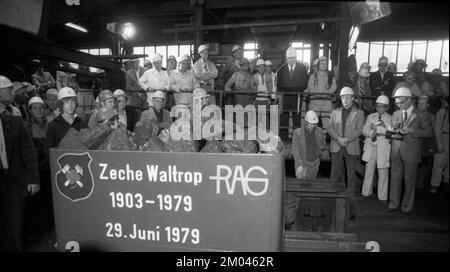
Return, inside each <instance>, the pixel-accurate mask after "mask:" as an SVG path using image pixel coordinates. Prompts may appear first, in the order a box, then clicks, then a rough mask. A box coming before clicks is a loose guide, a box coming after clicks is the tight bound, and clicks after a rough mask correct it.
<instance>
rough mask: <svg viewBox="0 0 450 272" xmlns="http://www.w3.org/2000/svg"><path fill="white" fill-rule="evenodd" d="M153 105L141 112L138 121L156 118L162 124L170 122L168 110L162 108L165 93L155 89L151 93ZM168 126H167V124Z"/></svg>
mask: <svg viewBox="0 0 450 272" xmlns="http://www.w3.org/2000/svg"><path fill="white" fill-rule="evenodd" d="M152 99H153V107H150V108H149V109H148V110H146V111H144V112H142V115H141V119H140V121H144V120H146V119H149V120H158V121H159V122H160V123H162V124H171V123H172V119H171V118H170V112H169V111H168V110H166V109H164V105H165V102H166V101H165V100H166V94H165V93H164V92H162V91H156V92H155V93H154V94H153V98H152ZM167 127H168V126H167Z"/></svg>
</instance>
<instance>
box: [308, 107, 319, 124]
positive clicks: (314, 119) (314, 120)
mask: <svg viewBox="0 0 450 272" xmlns="http://www.w3.org/2000/svg"><path fill="white" fill-rule="evenodd" d="M305 120H306V122H308V123H310V124H317V123H319V118H318V117H317V114H316V113H315V112H314V111H312V110H310V111H308V112H307V113H306V115H305Z"/></svg>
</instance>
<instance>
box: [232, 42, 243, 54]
mask: <svg viewBox="0 0 450 272" xmlns="http://www.w3.org/2000/svg"><path fill="white" fill-rule="evenodd" d="M239 49H242V47H241V46H240V45H239V44H236V45H235V46H233V49H231V52H232V53H234V51H236V50H239Z"/></svg>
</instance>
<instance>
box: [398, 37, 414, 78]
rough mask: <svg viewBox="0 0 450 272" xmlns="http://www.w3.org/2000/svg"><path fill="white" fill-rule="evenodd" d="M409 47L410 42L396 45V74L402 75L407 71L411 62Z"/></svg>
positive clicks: (410, 45)
mask: <svg viewBox="0 0 450 272" xmlns="http://www.w3.org/2000/svg"><path fill="white" fill-rule="evenodd" d="M411 47H412V42H411V41H406V42H405V41H401V42H399V43H398V56H397V72H400V73H404V72H406V70H407V69H408V64H409V63H410V62H411Z"/></svg>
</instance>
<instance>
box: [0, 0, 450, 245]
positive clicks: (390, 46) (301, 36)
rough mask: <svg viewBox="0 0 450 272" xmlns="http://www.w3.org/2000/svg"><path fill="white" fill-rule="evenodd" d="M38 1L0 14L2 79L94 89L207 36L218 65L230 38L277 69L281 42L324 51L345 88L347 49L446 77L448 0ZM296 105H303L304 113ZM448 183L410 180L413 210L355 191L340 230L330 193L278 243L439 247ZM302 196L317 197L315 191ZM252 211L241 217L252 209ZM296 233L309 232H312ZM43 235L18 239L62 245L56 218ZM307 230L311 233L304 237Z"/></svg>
mask: <svg viewBox="0 0 450 272" xmlns="http://www.w3.org/2000/svg"><path fill="white" fill-rule="evenodd" d="M6 2H14V1H6ZM19 2H20V1H19ZM23 2H26V3H31V2H33V1H32V0H24V1H23ZM38 2H40V3H41V4H42V5H41V6H39V5H38V6H37V7H35V8H30V9H28V10H27V11H26V12H28V14H27V13H25V14H23V15H21V16H16V19H18V20H10V21H9V22H8V21H6V22H5V20H1V19H0V33H2V37H3V38H2V42H1V43H0V55H1V58H0V59H1V60H2V61H1V65H0V75H4V76H7V77H8V78H9V79H11V81H29V78H30V76H31V75H32V74H33V73H34V72H35V69H36V67H39V66H43V67H44V69H45V71H48V72H50V73H52V74H53V75H54V76H55V78H56V71H64V72H66V73H71V74H72V75H73V76H74V77H76V78H77V80H78V81H79V82H78V83H79V85H80V88H81V89H93V88H94V87H93V86H95V84H94V83H93V82H95V80H96V79H98V78H100V79H101V80H102V85H101V86H102V87H101V89H109V90H116V89H124V88H125V87H124V86H125V77H124V76H123V74H122V70H123V65H124V64H125V63H126V62H127V61H128V60H130V59H139V61H140V65H141V66H144V63H145V62H146V61H147V60H150V59H152V57H153V56H154V55H155V54H157V53H159V54H160V55H162V66H163V67H166V65H167V58H168V56H169V55H174V56H176V57H179V56H182V55H184V54H187V55H189V56H190V57H191V58H192V59H193V60H194V61H195V60H197V59H198V58H199V56H198V54H197V50H198V48H199V46H200V45H202V44H208V45H209V55H210V56H209V59H210V60H211V61H212V62H214V63H215V64H216V66H217V68H218V69H219V71H220V70H221V69H223V68H224V67H225V64H226V62H227V61H229V59H230V58H231V56H232V50H233V46H234V45H236V44H239V45H241V46H242V47H243V53H244V57H246V58H248V59H249V60H250V61H256V60H257V59H260V58H261V59H264V60H270V61H271V62H272V63H273V68H274V69H275V71H276V70H277V69H278V68H279V67H280V66H282V65H283V64H284V63H285V62H286V55H285V53H286V49H287V48H288V47H294V48H295V49H296V52H297V61H300V62H303V63H308V64H309V65H312V64H313V61H314V60H315V59H317V58H319V57H321V56H324V57H326V58H328V69H329V70H331V69H332V67H335V66H336V68H337V69H338V71H340V73H339V74H338V78H337V82H338V86H337V90H341V88H342V87H344V83H343V82H345V80H346V77H347V73H345V72H344V71H348V70H349V67H350V64H349V56H350V55H351V54H353V55H354V56H355V58H356V62H357V67H359V65H360V64H361V63H362V62H368V63H369V64H370V65H371V66H372V71H375V70H377V65H378V59H379V58H380V57H381V56H387V57H388V58H389V61H390V62H394V63H396V64H397V70H396V72H395V76H396V78H397V79H398V80H401V79H402V78H403V74H404V72H405V71H407V69H408V67H407V66H408V64H409V63H410V62H413V61H415V60H417V59H424V60H425V61H426V62H427V64H428V68H427V70H426V72H431V70H432V69H435V68H438V69H440V70H441V71H442V72H441V73H442V75H443V76H444V77H446V78H447V79H446V80H447V82H448V75H449V64H448V62H449V50H448V41H449V11H448V3H444V2H429V1H428V2H424V3H419V2H418V3H402V2H392V3H389V2H384V1H381V2H383V3H386V4H388V5H389V13H388V14H387V15H386V16H382V17H381V18H379V19H377V20H374V21H370V22H365V23H361V22H359V23H358V22H356V21H357V20H356V19H355V18H353V17H352V14H351V12H350V7H351V3H352V2H331V1H294V0H270V1H268V0H260V1H251V0H227V1H221V0H190V1H188V0H164V1H161V0H160V1H146V0H133V1H127V0H90V1H83V0H66V1H56V0H41V1H38ZM367 2H370V1H367ZM374 2H377V1H374ZM378 2H380V1H378ZM354 3H357V2H354ZM40 8H42V10H41V13H40V14H39V10H40ZM0 14H1V15H3V12H2V11H0ZM30 14H35V15H36V14H39V16H31V15H30ZM18 21H22V23H20V22H18ZM11 22H12V23H11ZM36 22H38V27H36ZM67 23H72V24H75V25H76V26H81V30H77V29H74V28H71V27H68V26H67ZM110 23H116V24H117V25H123V24H125V23H131V24H132V25H133V26H134V29H133V30H132V31H133V32H135V35H134V37H133V38H131V39H129V40H127V39H122V38H120V39H119V38H118V36H117V35H116V34H115V33H112V31H110V30H108V29H107V25H108V24H110ZM17 25H19V26H17ZM26 28H27V29H26ZM436 48H438V49H436ZM224 84H225V83H224V82H220V81H218V82H217V85H216V90H223V89H224ZM447 88H448V85H447ZM447 92H448V90H447ZM97 93H98V91H97V92H96V93H95V94H97ZM220 102H222V99H221V100H220ZM88 106H89V105H88ZM90 106H92V107H93V105H90ZM304 115H305V111H304V109H302V110H301V116H302V118H303V117H304ZM283 129H286V130H287V129H288V128H284V127H282V126H280V130H283ZM447 137H448V134H447ZM283 144H284V146H285V150H284V153H283V156H284V159H285V163H284V167H285V168H284V169H283V173H285V178H286V181H287V182H288V181H289V182H294V183H295V180H296V178H295V175H296V172H295V167H294V159H293V157H292V151H291V148H292V140H291V139H290V140H288V141H285V142H284V143H283ZM321 162H322V164H321V165H320V168H319V174H318V178H322V179H326V178H328V177H329V175H330V168H331V167H330V164H331V161H330V159H329V158H328V159H326V158H324V159H322V160H321ZM363 178H364V173H360V172H358V174H357V182H356V191H357V192H359V190H361V187H362V181H363ZM287 186H288V187H289V185H287ZM291 186H294V185H291ZM313 186H314V185H313ZM446 186H447V189H446V190H444V189H439V192H438V193H437V194H431V193H430V182H429V178H428V179H425V182H424V187H423V188H421V189H420V190H419V189H418V190H416V194H415V203H414V210H413V212H412V213H411V214H401V213H386V212H385V210H386V205H384V204H383V203H382V202H380V201H378V200H377V198H376V197H375V196H372V197H359V198H358V201H357V203H358V204H357V205H358V206H357V216H356V220H347V219H345V222H344V223H343V224H344V227H343V229H340V230H339V231H338V230H336V227H334V226H332V225H333V224H334V223H333V222H331V221H332V220H333V218H334V217H335V216H336V210H333V209H334V208H333V207H334V202H333V201H334V200H330V198H327V199H326V201H325V200H324V201H322V203H319V204H318V206H317V207H318V208H319V209H320V211H321V212H322V213H323V217H324V218H325V219H323V217H321V216H318V217H314V216H312V215H305V214H303V215H300V214H299V215H297V219H298V220H303V221H301V222H305V220H306V221H307V223H305V225H304V226H302V227H298V229H297V230H283V232H282V235H281V238H282V240H283V242H282V244H283V248H284V249H283V251H294V252H295V251H364V249H367V248H364V245H365V243H366V242H368V241H376V242H377V243H378V244H379V247H380V249H379V250H380V251H382V252H422V251H426V252H442V251H444V252H448V249H449V193H448V184H446ZM292 188H293V187H292ZM374 195H375V194H374ZM310 197H312V198H313V199H314V198H315V197H319V198H320V196H317V195H310ZM331 199H333V198H331ZM330 201H331V202H330ZM251 216H252V215H251V214H249V215H248V217H249V218H250V217H251ZM330 216H331V217H330ZM330 220H331V221H330ZM342 230H343V231H342ZM305 233H310V234H309V235H310V236H307V235H306V234H305ZM40 235H41V236H40V238H39V239H37V240H34V241H29V240H28V241H26V243H25V246H24V251H27V252H54V251H61V249H57V248H56V247H55V243H56V236H57V230H56V231H55V228H51V229H48V230H46V231H45V232H43V233H41V234H40ZM304 240H308V241H313V242H310V243H308V242H305V243H304V244H302V241H303V242H304Z"/></svg>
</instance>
